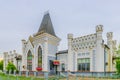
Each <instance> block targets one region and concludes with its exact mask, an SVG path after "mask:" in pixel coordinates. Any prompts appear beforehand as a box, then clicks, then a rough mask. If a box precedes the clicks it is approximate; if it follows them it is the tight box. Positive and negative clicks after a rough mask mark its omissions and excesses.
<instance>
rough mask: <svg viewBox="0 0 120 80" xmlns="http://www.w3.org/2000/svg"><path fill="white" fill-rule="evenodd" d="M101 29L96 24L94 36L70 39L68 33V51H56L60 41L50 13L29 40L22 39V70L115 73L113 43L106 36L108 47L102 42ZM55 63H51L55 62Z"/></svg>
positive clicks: (109, 37) (110, 36) (109, 33)
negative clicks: (39, 69) (38, 69)
mask: <svg viewBox="0 0 120 80" xmlns="http://www.w3.org/2000/svg"><path fill="white" fill-rule="evenodd" d="M102 33H103V26H102V25H97V26H96V31H95V33H93V34H89V35H85V36H80V37H77V38H74V37H73V34H68V50H64V51H59V52H58V45H59V42H60V38H59V37H57V36H56V34H55V32H54V29H53V25H52V22H51V19H50V15H49V13H46V14H45V15H44V17H43V20H42V23H41V25H40V28H39V30H38V32H37V33H36V34H34V35H33V36H30V37H29V39H28V40H27V41H26V40H22V50H23V55H22V70H23V71H24V70H25V71H26V70H29V71H36V68H37V67H41V68H42V71H55V70H56V67H57V70H58V71H71V72H76V71H87V72H108V71H114V67H115V66H114V64H113V55H114V49H115V48H116V40H113V33H112V32H108V33H107V44H105V43H104V40H103V36H102ZM56 59H57V62H55V64H57V65H55V64H54V60H56Z"/></svg>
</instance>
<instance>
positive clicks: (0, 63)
mask: <svg viewBox="0 0 120 80" xmlns="http://www.w3.org/2000/svg"><path fill="white" fill-rule="evenodd" d="M0 70H3V60H2V61H0Z"/></svg>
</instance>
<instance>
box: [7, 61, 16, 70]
mask: <svg viewBox="0 0 120 80" xmlns="http://www.w3.org/2000/svg"><path fill="white" fill-rule="evenodd" d="M6 70H7V71H9V70H11V71H12V72H14V70H16V71H17V68H16V67H15V65H14V64H13V63H12V62H9V63H8V65H7V67H6Z"/></svg>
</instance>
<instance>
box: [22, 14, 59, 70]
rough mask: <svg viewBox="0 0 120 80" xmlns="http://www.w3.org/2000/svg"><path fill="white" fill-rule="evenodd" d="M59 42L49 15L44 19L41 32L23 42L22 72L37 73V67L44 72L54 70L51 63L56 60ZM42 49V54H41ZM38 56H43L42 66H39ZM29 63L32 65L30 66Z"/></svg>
mask: <svg viewBox="0 0 120 80" xmlns="http://www.w3.org/2000/svg"><path fill="white" fill-rule="evenodd" d="M45 21H46V22H45ZM59 41H60V39H59V38H58V37H57V36H56V35H55V33H54V30H53V27H52V23H51V20H50V16H49V14H48V13H47V14H45V15H44V17H43V20H42V23H41V26H40V29H39V31H38V32H37V33H36V34H34V35H33V36H30V37H29V39H28V41H26V40H22V46H23V47H22V49H23V57H22V70H23V71H24V70H25V71H26V70H29V71H36V68H37V67H41V68H42V71H50V70H54V68H53V67H52V68H51V67H50V65H51V64H50V63H51V61H53V60H55V59H56V53H57V50H58V49H57V47H58V45H59ZM40 48H41V53H39V50H40ZM29 52H31V54H32V57H31V60H32V61H31V63H30V62H29V60H28V53H29ZM38 55H41V57H42V62H41V63H42V65H41V66H39V63H38V61H39V60H38V59H39V58H38V57H39V56H38ZM28 63H29V64H30V66H29V65H28ZM23 66H24V67H23ZM28 66H29V67H28Z"/></svg>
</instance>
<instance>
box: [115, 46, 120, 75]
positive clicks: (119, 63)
mask: <svg viewBox="0 0 120 80" xmlns="http://www.w3.org/2000/svg"><path fill="white" fill-rule="evenodd" d="M116 70H117V73H118V74H120V44H119V46H118V49H117V50H116Z"/></svg>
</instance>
